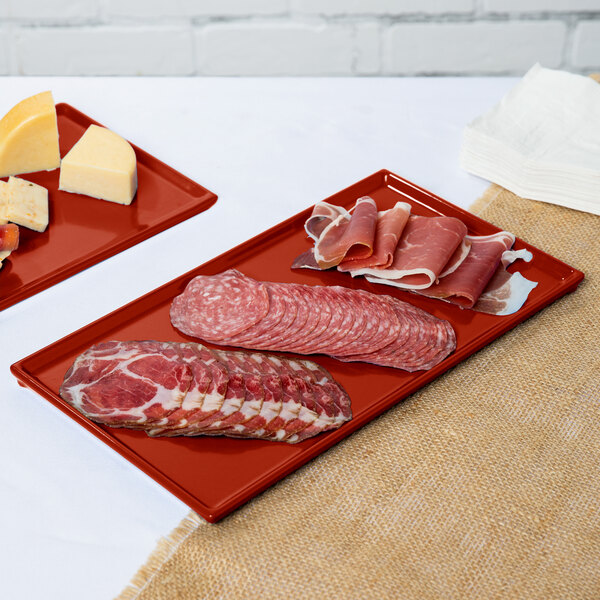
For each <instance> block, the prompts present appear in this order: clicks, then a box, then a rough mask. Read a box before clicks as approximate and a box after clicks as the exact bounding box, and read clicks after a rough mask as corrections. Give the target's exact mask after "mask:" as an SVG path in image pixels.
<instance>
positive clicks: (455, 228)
mask: <svg viewBox="0 0 600 600" xmlns="http://www.w3.org/2000/svg"><path fill="white" fill-rule="evenodd" d="M466 234H467V227H466V225H465V224H464V223H463V222H462V221H460V220H459V219H455V218H454V217H422V216H417V215H413V216H411V217H410V219H409V220H408V224H407V225H406V227H405V229H404V231H403V233H402V237H401V238H400V242H399V243H398V246H397V248H396V251H395V254H394V260H393V261H392V264H391V265H390V266H389V267H387V268H385V269H380V268H362V269H352V270H351V271H350V273H351V275H353V276H357V275H365V276H366V278H367V279H368V280H369V281H373V282H374V283H383V282H382V281H381V280H386V282H385V283H386V285H392V286H394V287H399V288H403V289H409V290H422V289H426V288H429V287H430V286H431V285H432V284H433V283H435V281H437V278H438V276H439V274H440V273H442V271H444V268H445V266H446V265H447V263H448V261H449V260H450V259H451V258H452V257H453V256H454V253H455V251H456V250H457V248H458V247H459V246H460V245H461V242H462V240H463V239H464V237H465V235H466Z"/></svg>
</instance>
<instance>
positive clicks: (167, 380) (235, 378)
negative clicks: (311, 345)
mask: <svg viewBox="0 0 600 600" xmlns="http://www.w3.org/2000/svg"><path fill="white" fill-rule="evenodd" d="M60 395H61V396H62V397H63V398H64V399H65V400H66V401H67V402H69V404H71V405H72V406H73V407H75V408H76V409H77V410H79V411H80V412H82V413H83V414H84V415H85V416H87V417H88V418H90V419H92V420H94V421H97V422H99V423H102V424H105V425H110V426H113V427H130V428H136V429H143V430H145V431H146V433H147V434H148V435H150V436H153V437H154V436H176V435H186V436H199V435H209V436H214V435H224V436H228V437H236V438H258V439H264V440H271V441H285V442H287V443H297V442H300V441H302V440H305V439H307V438H309V437H312V436H314V435H317V434H319V433H321V432H323V431H327V430H330V429H337V428H338V427H340V426H341V425H342V424H343V423H345V422H346V421H348V420H349V419H351V418H352V411H351V409H350V398H349V397H348V395H347V394H346V392H345V391H344V389H343V388H342V387H341V386H340V385H339V384H338V383H337V382H336V381H335V380H334V379H333V378H332V377H331V375H330V374H329V373H328V372H327V371H326V370H325V369H323V368H322V367H320V366H319V365H317V364H315V363H312V362H311V361H292V360H289V359H287V358H284V357H276V356H270V355H266V354H262V353H257V352H243V351H238V352H229V351H224V350H210V349H209V348H206V347H205V346H202V345H201V344H195V343H176V342H156V341H130V342H106V343H102V344H97V345H96V346H92V347H91V348H89V349H88V350H87V351H86V352H84V353H83V354H82V355H81V356H79V357H77V359H76V360H75V362H74V363H73V365H72V366H71V368H70V369H69V370H68V372H67V373H66V375H65V379H64V382H63V384H62V386H61V388H60Z"/></svg>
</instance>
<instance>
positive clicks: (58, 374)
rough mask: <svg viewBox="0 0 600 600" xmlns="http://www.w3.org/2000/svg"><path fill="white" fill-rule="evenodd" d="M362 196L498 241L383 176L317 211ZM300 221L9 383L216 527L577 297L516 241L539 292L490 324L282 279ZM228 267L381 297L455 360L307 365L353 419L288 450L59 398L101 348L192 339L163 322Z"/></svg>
mask: <svg viewBox="0 0 600 600" xmlns="http://www.w3.org/2000/svg"><path fill="white" fill-rule="evenodd" d="M364 195H370V196H371V197H373V198H374V199H375V201H376V202H377V205H378V207H379V208H380V210H382V209H386V208H389V207H391V206H393V205H394V204H395V203H396V201H398V200H402V201H405V202H409V203H410V204H411V205H412V207H413V211H414V213H415V214H420V215H439V214H442V215H450V216H455V217H458V218H460V219H461V220H462V221H463V222H464V223H465V224H466V225H467V226H468V228H469V231H470V233H472V234H477V235H486V234H490V233H493V232H496V231H499V229H498V228H497V227H495V226H494V225H492V224H490V223H488V222H486V221H483V220H482V219H479V218H477V217H475V216H474V215H472V214H470V213H468V212H467V211H465V210H462V209H460V208H458V207H456V206H454V205H452V204H450V203H448V202H446V201H444V200H442V199H441V198H439V197H437V196H435V195H433V194H431V193H429V192H427V191H426V190H424V189H422V188H420V187H418V186H416V185H414V184H412V183H410V182H409V181H407V180H405V179H402V178H400V177H398V176H396V175H394V174H393V173H391V172H389V171H385V170H384V171H379V172H377V173H375V174H373V175H371V176H370V177H367V178H366V179H363V180H362V181H359V182H358V183H356V184H354V185H352V186H350V187H348V188H347V189H345V190H343V191H341V192H339V193H337V194H335V195H334V196H332V197H330V198H328V199H327V201H328V202H331V203H334V204H339V205H343V206H345V207H347V208H349V207H350V206H352V205H353V204H354V202H355V201H356V199H357V198H359V197H360V196H364ZM310 213H311V209H310V208H309V209H307V210H305V211H303V212H301V213H299V214H297V215H296V216H294V217H291V218H290V219H288V220H286V221H284V222H283V223H280V224H279V225H277V226H275V227H273V228H272V229H269V230H268V231H265V232H264V233H262V234H260V235H258V236H257V237H255V238H253V239H251V240H249V241H247V242H245V243H243V244H241V245H240V246H237V247H236V248H233V249H232V250H229V251H228V252H226V253H225V254H222V255H221V256H218V257H217V258H215V259H213V260H211V261H209V262H207V263H205V264H204V265H202V266H200V267H198V268H197V269H194V270H193V271H190V272H189V273H186V274H185V275H182V276H181V277H178V278H177V279H174V280H173V281H171V282H169V283H167V284H165V285H163V286H162V287H160V288H158V289H156V290H154V291H152V292H150V293H149V294H146V295H145V296H142V297H141V298H139V299H137V300H135V301H133V302H131V303H130V304H127V305H126V306H123V307H122V308H120V309H118V310H116V311H114V312H112V313H110V314H108V315H106V316H105V317H103V318H101V319H99V320H97V321H95V322H93V323H91V324H90V325H88V326H86V327H83V328H82V329H80V330H78V331H76V332H74V333H72V334H71V335H68V336H67V337H65V338H63V339H61V340H59V341H57V342H55V343H53V344H51V345H49V346H47V347H46V348H44V349H42V350H40V351H38V352H36V353H35V354H32V355H30V356H28V357H27V358H25V359H23V360H21V361H19V362H17V363H15V364H14V365H13V366H12V367H11V370H12V372H13V374H14V375H15V376H16V377H17V378H18V379H19V381H20V382H21V383H22V384H23V385H26V386H28V387H30V388H31V389H33V390H35V391H36V392H38V393H39V394H40V395H42V396H43V397H44V398H46V399H47V400H49V401H50V402H52V403H53V404H54V405H55V406H57V407H58V408H59V409H61V410H62V411H64V412H65V413H66V414H67V415H69V416H70V417H71V418H73V419H74V420H75V421H77V422H78V423H79V424H81V425H82V426H83V427H85V428H86V429H87V430H88V431H90V432H92V433H93V434H94V435H95V436H97V437H98V438H100V439H101V440H102V441H104V442H105V443H106V444H108V445H109V446H110V447H111V448H113V449H114V450H116V451H117V452H119V453H120V454H121V455H123V456H124V457H125V458H127V459H128V460H129V461H131V462H132V463H133V464H134V465H136V466H137V467H139V468H140V469H141V470H142V471H144V472H145V473H147V474H148V475H149V476H150V477H152V478H154V479H155V480H156V481H157V482H158V483H160V484H161V485H163V486H164V487H165V488H166V489H168V490H170V491H171V492H172V493H173V494H174V495H175V496H177V497H178V498H180V499H181V500H183V502H185V503H186V504H188V505H189V506H190V507H191V508H192V509H193V510H194V511H196V512H197V513H198V514H200V515H201V516H202V517H204V518H205V519H206V520H208V521H210V522H216V521H218V520H219V519H221V518H223V517H224V516H225V515H227V514H228V513H230V512H231V511H232V510H234V509H235V508H237V507H239V506H240V505H241V504H243V503H244V502H246V501H248V500H249V499H250V498H252V497H253V496H255V495H256V494H258V493H260V492H261V491H263V490H265V489H266V488H267V487H269V486H270V485H272V484H273V483H275V482H276V481H278V480H280V479H281V478H283V477H284V476H286V475H287V474H289V473H290V472H292V471H294V470H295V469H297V468H298V467H300V466H301V465H304V464H305V463H306V462H308V461H309V460H310V459H312V458H314V457H315V456H317V455H318V454H320V453H321V452H323V451H325V450H327V449H328V448H329V447H331V446H332V445H333V444H335V443H336V442H339V441H340V440H341V439H343V438H345V437H346V436H348V435H350V434H351V433H352V432H353V431H355V430H357V429H358V428H359V427H361V426H363V425H365V424H366V423H368V422H369V421H371V420H372V419H374V418H375V417H376V416H378V415H379V414H381V413H382V412H384V411H385V410H386V409H388V408H390V407H391V406H393V405H394V404H396V403H397V402H399V401H400V400H402V399H403V398H406V397H407V396H408V395H409V394H411V393H413V392H415V391H416V390H418V389H419V388H421V387H423V386H424V385H426V384H427V383H428V382H430V381H432V380H433V379H434V378H436V377H438V376H439V375H441V374H442V373H444V371H446V370H447V369H449V368H451V367H453V366H454V365H456V364H457V363H459V362H461V361H462V360H464V359H466V358H467V357H468V356H470V355H471V354H473V353H474V352H476V351H477V350H479V349H480V348H482V347H483V346H485V345H486V344H489V343H490V342H491V341H493V340H494V339H496V338H497V337H498V336H500V335H502V334H503V333H505V332H506V331H508V330H509V329H512V328H513V327H515V326H516V325H518V324H519V323H521V322H522V321H523V320H525V319H527V318H528V317H530V316H531V315H533V314H535V313H536V312H538V311H539V310H541V309H542V308H544V307H545V306H546V305H548V304H550V303H551V302H553V301H554V300H556V299H557V298H559V297H560V296H562V295H564V294H566V293H567V292H571V291H573V290H575V288H576V287H577V285H578V284H579V283H580V281H581V280H582V279H583V273H581V272H580V271H577V270H575V269H573V268H571V267H570V266H568V265H566V264H565V263H563V262H560V261H559V260H557V259H555V258H553V257H552V256H550V255H548V254H546V253H544V252H543V251H541V250H538V249H537V248H535V247H532V246H530V245H528V244H526V243H525V242H523V241H522V240H520V239H517V241H516V243H515V248H517V249H518V248H528V249H529V250H531V252H532V253H533V260H532V261H531V262H530V263H524V262H522V261H520V262H521V264H520V265H513V267H512V268H515V267H516V268H517V269H518V270H520V271H521V272H522V274H523V275H524V276H525V277H527V278H528V279H533V280H535V281H538V282H539V283H538V286H537V287H536V288H535V289H534V290H533V292H532V293H531V295H530V297H529V299H528V300H527V302H526V303H525V305H524V306H523V308H522V309H521V310H520V311H519V312H517V313H516V314H514V315H510V316H503V317H500V316H493V315H487V314H483V313H476V312H473V311H471V310H461V309H460V308H458V307H457V306H454V305H451V304H448V303H445V302H442V301H439V300H435V299H430V298H424V297H420V296H416V295H413V294H410V293H407V292H403V291H401V290H398V289H395V288H391V287H388V286H382V285H375V284H370V283H369V282H367V281H364V280H363V279H362V278H356V279H352V278H351V277H350V276H348V275H344V274H342V273H338V272H337V271H325V272H320V271H308V270H299V271H298V270H294V271H292V270H291V269H290V265H291V263H292V261H293V259H294V258H295V257H296V256H297V255H298V254H300V253H301V252H303V251H305V250H306V249H307V248H308V247H309V243H308V241H307V238H306V235H305V233H304V229H303V225H304V222H305V220H306V219H307V217H308V216H309V215H310ZM231 267H234V268H237V269H239V270H240V271H242V272H244V273H246V274H248V275H250V276H252V277H255V278H256V279H259V280H267V281H293V282H298V283H306V284H313V285H317V284H318V285H343V286H347V287H352V288H361V289H365V290H368V291H370V292H373V293H375V294H391V295H393V296H396V297H398V298H400V299H402V300H405V301H407V302H411V303H413V304H415V305H418V306H420V307H421V308H423V309H425V310H427V311H429V312H430V313H432V314H434V315H436V316H438V317H441V318H444V319H448V320H449V321H450V322H451V323H452V325H453V326H454V328H455V330H456V333H457V348H456V351H455V352H454V353H453V354H451V355H450V356H449V357H448V358H446V359H445V360H444V361H443V362H442V363H440V364H439V365H438V366H436V367H434V368H433V369H431V370H430V371H426V372H416V373H406V372H404V371H399V370H396V369H392V368H387V367H378V366H375V365H370V364H366V363H342V362H338V361H336V360H334V359H332V358H329V357H326V356H322V355H316V356H312V357H311V359H312V360H315V361H316V362H318V363H320V364H321V365H323V366H324V367H325V368H327V369H328V370H329V371H330V372H331V374H332V375H333V376H334V377H335V378H336V379H337V380H338V381H339V382H340V383H341V384H342V385H343V386H344V387H345V389H346V390H347V391H348V393H349V394H350V397H351V400H352V410H353V414H354V417H353V419H352V420H351V421H349V422H347V423H345V424H344V425H343V426H342V427H341V428H340V429H338V430H335V431H332V432H327V433H325V434H321V435H319V436H316V437H314V438H311V439H308V440H305V441H303V442H301V443H299V444H296V445H288V444H285V443H274V442H268V441H262V440H239V439H229V438H216V437H204V438H202V437H198V438H185V437H181V438H163V439H161V438H157V439H151V438H149V437H147V436H146V434H145V433H143V432H140V431H131V430H127V429H111V428H107V427H103V426H100V425H97V424H95V423H93V422H91V421H89V420H88V419H86V418H85V417H83V416H82V415H81V414H79V413H78V412H77V411H75V410H74V409H72V408H71V407H70V406H69V405H68V404H66V403H65V402H64V401H63V400H62V399H61V398H60V397H59V395H58V390H59V387H60V384H61V382H62V380H63V376H64V374H65V372H66V371H67V369H68V367H69V366H70V365H71V363H72V362H73V360H74V359H75V357H76V356H77V355H79V354H80V353H81V352H83V351H84V350H86V349H87V348H88V347H89V346H91V345H92V344H94V343H97V342H100V341H106V340H111V339H117V340H136V339H140V340H143V339H156V340H162V341H181V340H187V339H190V338H187V337H186V336H184V335H182V334H180V333H179V332H178V331H177V330H176V329H174V328H173V327H172V325H171V323H170V321H169V307H170V304H171V301H172V299H173V298H174V297H175V296H176V295H178V294H179V293H181V292H182V291H183V289H184V287H185V286H186V284H187V283H188V282H189V281H190V279H192V278H193V277H195V276H196V275H199V274H214V273H218V272H221V271H223V270H226V269H228V268H231Z"/></svg>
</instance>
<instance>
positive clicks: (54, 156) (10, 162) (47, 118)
mask: <svg viewBox="0 0 600 600" xmlns="http://www.w3.org/2000/svg"><path fill="white" fill-rule="evenodd" d="M59 166H60V152H59V149H58V127H57V124H56V108H55V106H54V99H53V98H52V93H51V92H42V93H41V94H36V95H35V96H31V97H30V98H25V100H22V101H21V102H19V104H17V105H16V106H14V107H13V108H12V109H11V110H10V111H8V113H6V115H4V117H3V118H2V120H0V177H6V176H7V175H17V174H19V173H31V172H33V171H43V170H47V171H50V170H51V169H56V168H58V167H59Z"/></svg>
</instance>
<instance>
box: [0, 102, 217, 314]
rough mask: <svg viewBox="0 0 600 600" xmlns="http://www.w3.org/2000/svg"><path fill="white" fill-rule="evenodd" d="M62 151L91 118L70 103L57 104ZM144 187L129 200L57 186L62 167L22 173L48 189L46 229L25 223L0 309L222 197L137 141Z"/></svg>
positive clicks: (0, 289) (1, 288) (4, 273)
mask: <svg viewBox="0 0 600 600" xmlns="http://www.w3.org/2000/svg"><path fill="white" fill-rule="evenodd" d="M56 116H57V120H58V134H59V144H60V155H61V156H64V155H65V154H66V153H67V152H68V151H69V150H70V149H71V148H72V146H73V145H74V144H75V142H77V140H78V139H79V138H80V137H81V136H82V135H83V133H84V132H85V130H86V129H87V128H88V127H89V126H90V125H92V124H95V125H99V123H96V121H94V120H93V119H90V117H88V116H86V115H84V114H83V113H81V112H79V111H78V110H76V109H75V108H73V107H72V106H70V105H68V104H64V103H62V104H57V105H56ZM133 149H134V150H135V154H136V158H137V172H138V191H137V194H136V196H135V198H134V200H133V202H132V204H131V205H130V206H122V205H119V204H115V203H113V202H106V201H105V200H97V199H95V198H89V197H87V196H82V195H80V194H70V193H68V192H61V191H60V190H59V189H58V176H59V169H55V170H54V171H39V172H37V173H27V174H25V175H19V177H21V178H23V179H27V180H29V181H33V182H34V183H38V184H39V185H43V186H44V187H45V188H47V189H48V201H49V208H50V222H49V224H48V228H47V229H46V231H45V232H44V233H37V232H35V231H31V230H29V229H27V228H25V227H20V228H19V229H20V237H21V239H20V245H19V248H18V249H17V250H16V251H15V252H13V253H12V254H11V255H10V256H9V257H8V258H7V259H6V260H5V261H4V266H3V267H2V269H0V310H3V309H5V308H7V307H9V306H11V305H12V304H15V303H16V302H19V301H21V300H24V299H25V298H28V297H29V296H33V295H34V294H37V293H38V292H41V291H42V290H44V289H46V288H49V287H50V286H52V285H54V284H56V283H58V282H59V281H62V280H63V279H67V277H71V275H74V274H75V273H78V272H79V271H82V270H83V269H86V268H87V267H90V266H91V265H94V264H96V263H98V262H100V261H102V260H104V259H106V258H108V257H109V256H113V255H114V254H117V253H118V252H122V251H123V250H125V249H126V248H129V247H131V246H134V245H135V244H139V243H140V242H141V241H143V240H145V239H147V238H149V237H152V236H153V235H156V234H157V233H159V232H160V231H163V230H165V229H168V228H169V227H172V226H173V225H176V224H177V223H180V222H181V221H184V220H185V219H189V218H190V217H192V216H194V215H195V214H197V213H199V212H202V211H204V210H206V209H207V208H209V207H210V206H212V205H213V204H214V203H215V202H216V200H217V196H216V195H215V194H213V193H212V192H210V191H209V190H207V189H206V188H203V187H202V186H201V185H199V184H197V183H195V182H194V181H192V180H191V179H188V178H187V177H185V176H184V175H182V174H181V173H178V172H177V171H175V170H174V169H172V168H171V167H169V166H167V165H166V164H164V163H163V162H161V161H160V160H158V159H157V158H154V157H153V156H151V155H150V154H148V153H147V152H145V151H144V150H141V149H140V148H138V147H136V146H133Z"/></svg>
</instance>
